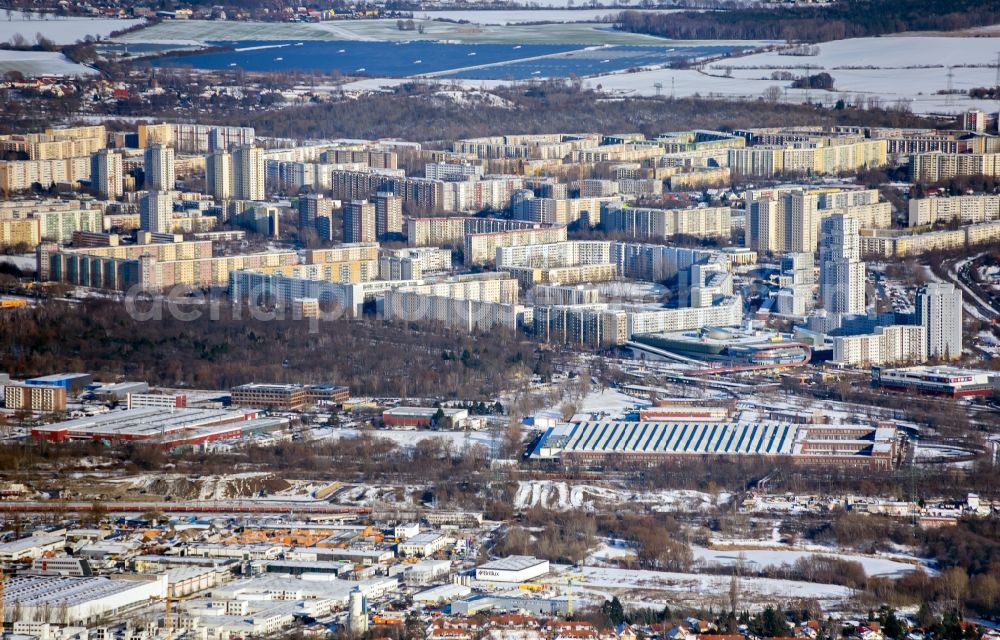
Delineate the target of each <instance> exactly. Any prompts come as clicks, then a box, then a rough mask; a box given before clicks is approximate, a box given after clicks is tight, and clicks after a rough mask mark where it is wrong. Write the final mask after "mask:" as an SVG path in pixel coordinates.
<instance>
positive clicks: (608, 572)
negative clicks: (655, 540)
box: [544, 566, 851, 606]
mask: <svg viewBox="0 0 1000 640" xmlns="http://www.w3.org/2000/svg"><path fill="white" fill-rule="evenodd" d="M571 573H572V575H574V576H580V577H579V578H577V579H576V580H574V582H573V590H574V597H577V596H578V595H579V596H580V597H586V594H587V593H588V592H589V593H591V594H593V595H595V596H597V597H598V598H600V597H601V596H605V597H606V596H607V594H610V593H616V594H618V593H621V594H623V595H625V597H626V599H628V600H632V599H633V598H631V597H629V595H628V594H629V593H632V594H636V595H641V596H642V597H643V598H645V599H652V596H654V595H656V596H659V597H666V598H669V601H671V602H678V601H688V600H692V599H694V600H698V601H701V602H702V603H704V599H705V596H706V594H720V595H721V594H725V593H727V592H728V591H729V584H730V578H729V577H728V576H713V575H699V574H694V573H672V572H663V571H644V570H631V569H630V570H625V569H612V568H604V567H590V566H584V567H580V568H579V569H573V570H572V571H571ZM567 577H568V576H567V575H566V574H563V575H556V576H553V577H552V578H549V579H547V580H544V582H546V583H549V584H560V585H565V584H567ZM740 591H741V593H742V596H743V600H744V601H745V602H747V603H748V604H749V603H754V604H755V605H757V606H762V605H763V604H775V603H780V602H783V601H785V600H789V599H792V598H816V599H818V600H820V601H821V603H822V604H824V605H830V604H836V603H837V602H840V601H843V600H844V599H845V598H848V597H849V596H850V595H851V590H850V589H848V588H847V587H842V586H839V585H832V584H818V583H812V582H801V581H797V580H778V579H771V578H743V579H741V581H740Z"/></svg>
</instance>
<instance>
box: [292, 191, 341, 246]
mask: <svg viewBox="0 0 1000 640" xmlns="http://www.w3.org/2000/svg"><path fill="white" fill-rule="evenodd" d="M333 204H334V203H333V200H331V199H329V198H326V197H324V196H323V194H322V193H309V194H306V195H304V196H300V197H299V233H302V232H303V231H305V230H306V229H316V230H317V231H319V221H320V220H321V219H323V218H326V219H327V224H326V226H327V227H329V218H330V215H331V214H332V213H333ZM324 239H328V238H324Z"/></svg>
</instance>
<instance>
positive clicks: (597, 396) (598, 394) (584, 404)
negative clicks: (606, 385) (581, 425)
mask: <svg viewBox="0 0 1000 640" xmlns="http://www.w3.org/2000/svg"><path fill="white" fill-rule="evenodd" d="M566 401H569V402H572V403H573V404H575V405H576V410H577V412H578V413H598V414H604V415H607V416H609V417H613V418H619V417H622V416H623V415H624V414H626V413H628V412H629V411H632V410H634V409H636V408H638V407H648V406H649V405H650V403H649V401H648V400H641V399H639V398H633V397H632V396H629V395H626V394H624V393H622V392H621V391H617V390H615V389H605V390H604V391H599V390H595V391H591V392H590V393H589V394H587V395H586V396H585V397H584V398H583V400H582V401H577V400H574V399H572V398H565V399H562V400H560V401H559V403H558V404H557V405H556V406H553V407H549V408H547V409H542V410H541V411H536V412H535V417H537V418H553V419H555V420H559V419H560V418H561V413H562V405H563V403H564V402H566Z"/></svg>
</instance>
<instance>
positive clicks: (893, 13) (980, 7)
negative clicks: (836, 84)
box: [618, 0, 1000, 42]
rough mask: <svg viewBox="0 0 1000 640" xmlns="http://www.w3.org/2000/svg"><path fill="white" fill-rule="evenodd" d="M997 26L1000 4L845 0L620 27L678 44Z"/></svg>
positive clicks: (675, 16) (634, 21)
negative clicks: (693, 41)
mask: <svg viewBox="0 0 1000 640" xmlns="http://www.w3.org/2000/svg"><path fill="white" fill-rule="evenodd" d="M997 22H1000V0H846V1H844V2H837V3H833V4H831V5H828V6H827V5H824V6H817V7H813V6H795V7H789V8H760V9H738V10H732V11H685V12H681V13H645V12H641V11H626V12H624V13H622V14H621V16H620V17H619V23H618V24H619V28H621V29H623V30H625V31H632V32H635V33H647V34H650V35H656V36H662V37H664V38H673V39H678V40H788V41H791V42H829V41H831V40H842V39H844V38H866V37H872V36H880V35H885V34H889V33H901V32H905V31H954V30H957V29H967V28H970V27H980V26H983V25H989V24H996V23H997Z"/></svg>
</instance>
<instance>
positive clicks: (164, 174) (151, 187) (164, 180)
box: [143, 144, 175, 191]
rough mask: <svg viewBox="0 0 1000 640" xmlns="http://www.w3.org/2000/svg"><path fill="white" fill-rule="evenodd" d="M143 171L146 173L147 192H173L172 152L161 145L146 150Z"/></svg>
mask: <svg viewBox="0 0 1000 640" xmlns="http://www.w3.org/2000/svg"><path fill="white" fill-rule="evenodd" d="M144 160H145V162H144V164H143V170H144V171H145V173H146V185H145V186H146V190H147V191H173V190H174V181H175V176H174V150H173V149H171V148H170V147H165V146H163V145H162V144H154V145H152V146H151V147H149V148H147V149H146V153H145V157H144Z"/></svg>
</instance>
